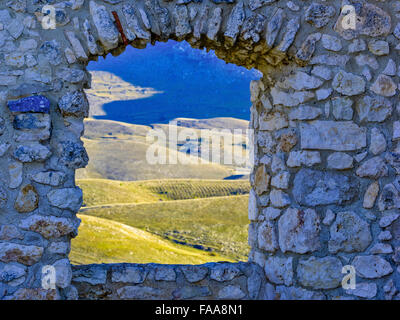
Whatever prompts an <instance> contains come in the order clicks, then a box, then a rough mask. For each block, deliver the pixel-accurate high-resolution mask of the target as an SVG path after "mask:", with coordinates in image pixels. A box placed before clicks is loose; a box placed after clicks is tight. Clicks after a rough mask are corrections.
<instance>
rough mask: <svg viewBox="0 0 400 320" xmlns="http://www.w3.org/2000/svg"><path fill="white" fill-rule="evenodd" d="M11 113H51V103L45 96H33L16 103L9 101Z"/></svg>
mask: <svg viewBox="0 0 400 320" xmlns="http://www.w3.org/2000/svg"><path fill="white" fill-rule="evenodd" d="M7 105H8V108H9V109H10V111H11V112H41V113H49V112H50V101H49V99H47V98H46V97H44V96H31V97H26V98H22V99H19V100H15V101H8V103H7Z"/></svg>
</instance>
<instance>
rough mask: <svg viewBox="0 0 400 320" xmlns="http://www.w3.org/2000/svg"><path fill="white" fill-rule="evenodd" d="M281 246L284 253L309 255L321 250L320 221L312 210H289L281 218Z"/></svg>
mask: <svg viewBox="0 0 400 320" xmlns="http://www.w3.org/2000/svg"><path fill="white" fill-rule="evenodd" d="M278 229H279V246H280V248H281V250H282V252H295V253H302V254H303V253H307V252H313V251H316V250H318V249H319V248H320V246H321V243H320V239H319V232H320V219H319V217H318V215H317V213H316V212H315V211H314V210H312V209H306V210H300V209H295V208H289V209H287V210H286V211H285V213H284V214H283V215H282V216H281V217H280V218H279V222H278Z"/></svg>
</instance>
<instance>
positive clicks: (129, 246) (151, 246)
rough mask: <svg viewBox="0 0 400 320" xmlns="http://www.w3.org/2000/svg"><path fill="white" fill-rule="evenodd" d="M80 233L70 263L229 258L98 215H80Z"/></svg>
mask: <svg viewBox="0 0 400 320" xmlns="http://www.w3.org/2000/svg"><path fill="white" fill-rule="evenodd" d="M79 218H80V219H82V223H81V226H80V228H79V236H78V237H77V238H75V239H73V240H72V251H71V254H70V256H69V257H70V259H71V262H72V263H73V264H90V263H120V262H131V263H151V262H154V263H165V264H177V263H181V262H182V261H185V263H187V264H201V263H205V262H210V261H221V260H225V261H228V259H227V258H225V257H222V256H220V255H218V254H215V253H213V252H205V251H202V250H197V249H193V248H190V247H187V246H182V245H179V244H175V243H172V242H171V241H166V240H164V239H162V238H160V237H158V236H155V235H152V234H150V233H148V232H146V231H142V230H139V229H137V228H133V227H129V226H126V225H124V224H121V223H118V222H115V221H110V220H105V219H101V218H96V217H91V216H85V215H79Z"/></svg>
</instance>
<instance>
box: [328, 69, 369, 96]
mask: <svg viewBox="0 0 400 320" xmlns="http://www.w3.org/2000/svg"><path fill="white" fill-rule="evenodd" d="M332 87H333V89H334V90H336V91H337V92H339V93H341V94H343V95H346V96H355V95H358V94H360V93H363V92H364V91H365V80H364V79H363V78H362V77H360V76H357V75H355V74H352V73H348V72H345V71H339V72H338V73H337V74H336V75H335V77H334V79H333V82H332Z"/></svg>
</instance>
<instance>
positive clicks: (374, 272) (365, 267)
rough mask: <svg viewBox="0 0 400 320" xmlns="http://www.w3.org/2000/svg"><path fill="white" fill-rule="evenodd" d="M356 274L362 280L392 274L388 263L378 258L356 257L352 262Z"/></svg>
mask: <svg viewBox="0 0 400 320" xmlns="http://www.w3.org/2000/svg"><path fill="white" fill-rule="evenodd" d="M353 265H354V268H355V269H356V272H357V274H358V275H359V276H360V277H362V278H367V279H374V278H381V277H383V276H386V275H388V274H390V273H392V272H393V269H392V267H391V266H390V263H389V262H387V261H386V260H385V259H383V258H382V257H380V256H375V255H374V256H357V257H355V258H354V260H353Z"/></svg>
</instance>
